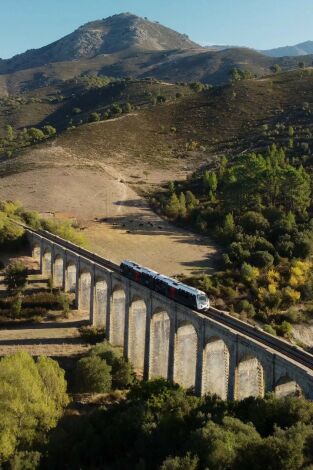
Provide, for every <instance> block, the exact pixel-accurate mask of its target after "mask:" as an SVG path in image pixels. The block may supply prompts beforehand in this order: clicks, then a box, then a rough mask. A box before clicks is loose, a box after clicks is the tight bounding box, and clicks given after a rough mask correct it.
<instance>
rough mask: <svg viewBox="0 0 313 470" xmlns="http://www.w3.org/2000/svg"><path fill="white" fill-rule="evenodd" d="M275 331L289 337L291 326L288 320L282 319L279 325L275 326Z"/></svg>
mask: <svg viewBox="0 0 313 470" xmlns="http://www.w3.org/2000/svg"><path fill="white" fill-rule="evenodd" d="M276 331H277V333H278V334H279V335H280V336H284V337H286V338H290V337H291V335H292V326H291V324H290V323H289V322H287V321H283V322H282V324H281V325H277V326H276Z"/></svg>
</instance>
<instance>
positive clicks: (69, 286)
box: [65, 261, 77, 292]
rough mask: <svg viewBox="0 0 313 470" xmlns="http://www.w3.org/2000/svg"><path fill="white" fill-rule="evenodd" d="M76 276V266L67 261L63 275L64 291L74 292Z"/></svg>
mask: <svg viewBox="0 0 313 470" xmlns="http://www.w3.org/2000/svg"><path fill="white" fill-rule="evenodd" d="M76 276H77V266H76V264H75V263H74V262H72V261H69V262H68V263H67V266H66V273H65V291H66V292H76Z"/></svg>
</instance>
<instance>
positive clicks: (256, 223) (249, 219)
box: [240, 211, 269, 233]
mask: <svg viewBox="0 0 313 470" xmlns="http://www.w3.org/2000/svg"><path fill="white" fill-rule="evenodd" d="M240 223H241V225H242V226H243V228H244V229H245V231H246V232H248V233H255V232H256V231H266V230H268V229H269V223H268V221H267V220H266V218H265V217H264V216H263V215H262V214H261V213H260V212H254V211H248V212H246V213H245V214H244V215H243V216H242V217H241V219H240Z"/></svg>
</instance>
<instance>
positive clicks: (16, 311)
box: [10, 295, 22, 318]
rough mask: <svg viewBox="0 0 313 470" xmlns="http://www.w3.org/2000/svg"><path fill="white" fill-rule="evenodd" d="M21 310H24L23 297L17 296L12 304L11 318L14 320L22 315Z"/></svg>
mask: <svg viewBox="0 0 313 470" xmlns="http://www.w3.org/2000/svg"><path fill="white" fill-rule="evenodd" d="M21 310H22V296H21V295H17V296H16V297H14V299H13V301H12V303H11V308H10V311H11V316H12V318H18V317H19V316H20V315H21Z"/></svg>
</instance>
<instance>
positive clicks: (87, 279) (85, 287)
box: [78, 270, 91, 312]
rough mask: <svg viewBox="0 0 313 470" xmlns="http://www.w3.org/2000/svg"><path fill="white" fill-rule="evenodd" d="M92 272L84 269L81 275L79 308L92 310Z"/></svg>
mask: <svg viewBox="0 0 313 470" xmlns="http://www.w3.org/2000/svg"><path fill="white" fill-rule="evenodd" d="M90 299H91V273H90V272H89V271H87V270H83V271H81V272H80V275H79V295H78V308H79V309H80V310H85V311H88V312H90Z"/></svg>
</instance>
